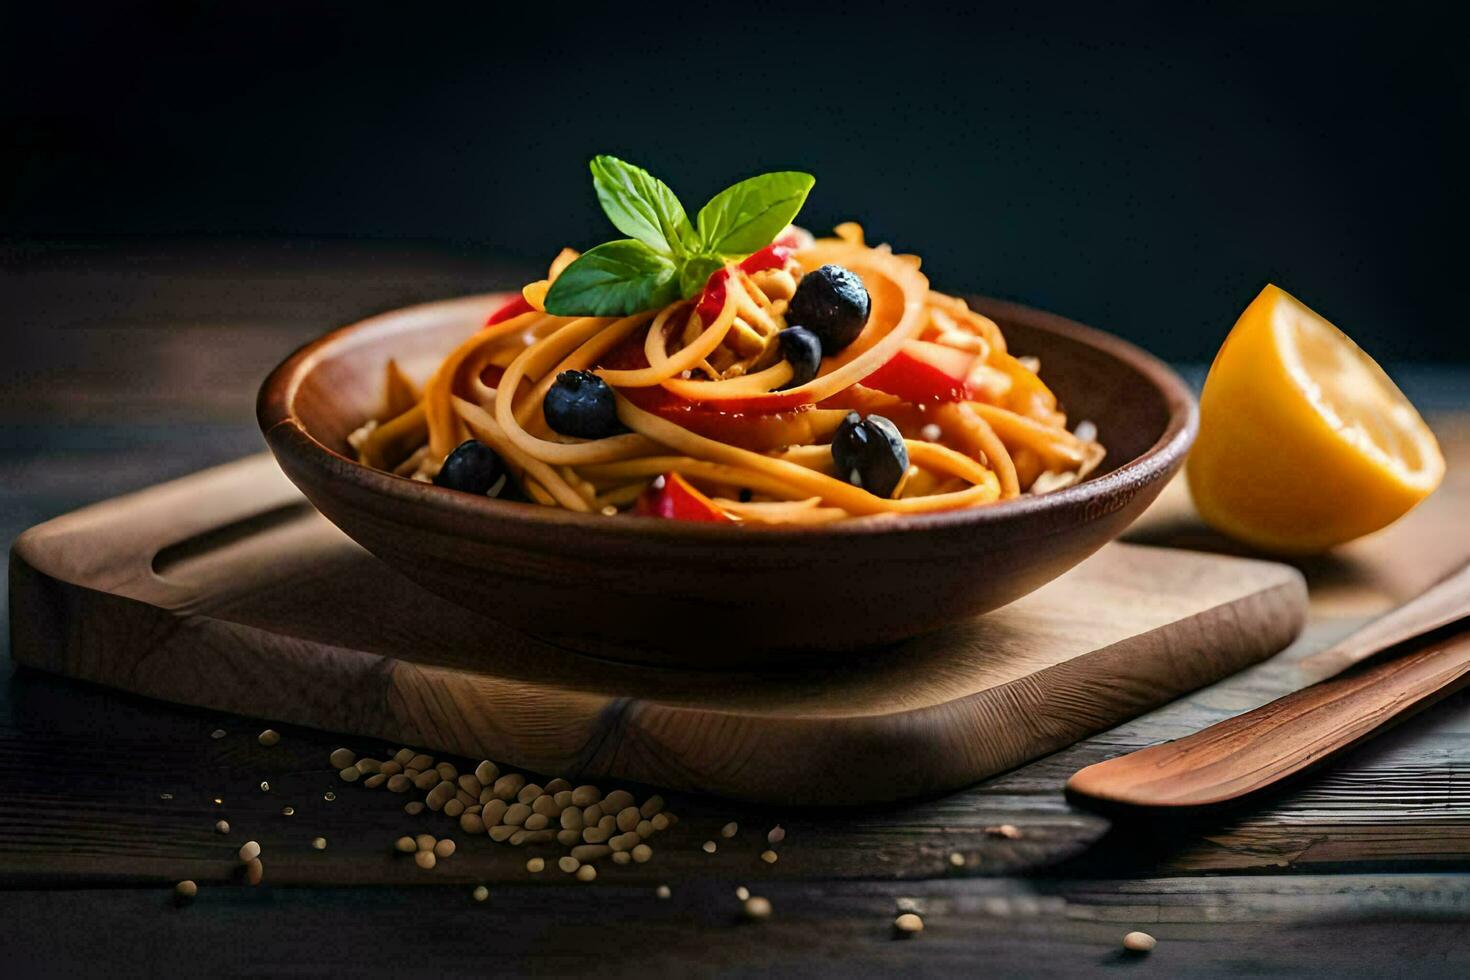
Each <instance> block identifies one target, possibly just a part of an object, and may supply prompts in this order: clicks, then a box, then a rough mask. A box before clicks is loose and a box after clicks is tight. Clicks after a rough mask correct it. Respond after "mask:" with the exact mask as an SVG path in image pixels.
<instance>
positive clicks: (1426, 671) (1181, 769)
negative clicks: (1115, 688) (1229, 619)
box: [1067, 566, 1470, 808]
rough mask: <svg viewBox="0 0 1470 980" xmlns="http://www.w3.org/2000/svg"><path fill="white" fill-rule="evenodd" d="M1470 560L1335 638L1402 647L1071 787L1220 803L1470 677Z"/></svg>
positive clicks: (1347, 744) (1120, 798) (1106, 798)
mask: <svg viewBox="0 0 1470 980" xmlns="http://www.w3.org/2000/svg"><path fill="white" fill-rule="evenodd" d="M1467 616H1470V566H1466V567H1465V568H1462V569H1461V570H1460V571H1458V572H1456V573H1455V574H1453V575H1451V576H1450V577H1449V578H1446V579H1444V580H1443V581H1441V582H1440V583H1439V584H1438V585H1435V586H1433V587H1431V588H1430V589H1429V590H1427V591H1426V592H1424V593H1423V594H1422V595H1420V596H1419V597H1417V598H1415V599H1413V600H1411V601H1410V602H1408V603H1406V604H1405V605H1403V606H1401V607H1399V608H1398V609H1396V610H1394V611H1393V612H1390V613H1388V614H1387V615H1385V616H1383V617H1382V618H1380V619H1378V620H1375V621H1374V622H1372V623H1370V624H1369V625H1368V626H1366V627H1364V628H1363V629H1361V630H1359V631H1358V632H1356V633H1354V634H1353V635H1352V636H1349V637H1348V638H1347V639H1345V640H1343V641H1342V642H1341V643H1339V644H1337V645H1336V646H1335V647H1333V648H1332V650H1330V651H1326V653H1327V654H1334V655H1336V656H1337V657H1339V658H1340V662H1341V663H1343V664H1357V663H1360V662H1361V661H1363V660H1366V659H1368V658H1369V657H1371V656H1372V655H1373V654H1375V653H1380V652H1383V651H1384V650H1387V649H1389V648H1391V647H1395V646H1399V645H1404V647H1405V649H1404V650H1403V651H1402V652H1399V653H1395V654H1394V655H1392V656H1389V657H1385V658H1383V659H1381V660H1377V661H1374V662H1372V663H1368V664H1363V665H1362V666H1360V667H1357V668H1355V669H1352V670H1349V671H1348V672H1346V673H1343V674H1340V675H1339V676H1336V677H1333V678H1331V679H1329V680H1325V681H1322V682H1321V683H1318V684H1313V685H1312V686H1310V687H1306V688H1303V689H1301V690H1300V691H1296V692H1294V693H1292V694H1288V695H1286V696H1285V697H1283V698H1279V699H1277V700H1275V701H1272V702H1271V703H1270V704H1266V705H1262V706H1261V707H1259V708H1256V709H1255V710H1253V711H1248V712H1246V713H1245V714H1242V715H1237V716H1235V717H1234V718H1230V719H1227V720H1225V721H1222V722H1220V723H1218V724H1215V725H1211V726H1210V727H1209V728H1206V729H1204V730H1202V731H1199V732H1195V733H1194V734H1193V735H1187V736H1185V737H1184V738H1181V739H1177V740H1175V741H1172V742H1165V743H1163V744H1161V745H1153V746H1150V747H1148V748H1146V749H1142V750H1140V751H1137V752H1132V753H1130V754H1128V755H1124V756H1119V757H1117V758H1115V759H1109V760H1107V761H1106V762H1099V763H1097V764H1096V765H1091V766H1088V767H1087V768H1085V769H1082V770H1081V771H1079V772H1077V773H1076V774H1075V775H1073V776H1072V778H1071V779H1070V780H1068V782H1067V791H1068V793H1070V794H1074V795H1076V796H1080V797H1085V798H1087V799H1091V800H1095V801H1098V802H1102V803H1106V804H1113V805H1127V806H1141V807H1171V808H1181V807H1198V806H1213V805H1217V804H1222V803H1227V802H1230V801H1232V800H1236V799H1239V798H1240V797H1243V796H1246V795H1248V794H1251V793H1255V792H1259V791H1260V790H1263V789H1266V788H1268V787H1270V786H1273V785H1275V784H1277V783H1279V782H1281V781H1282V780H1284V779H1286V778H1288V777H1290V776H1293V775H1296V774H1297V773H1300V772H1301V771H1303V770H1304V769H1307V768H1308V767H1310V766H1314V765H1317V764H1318V763H1321V762H1323V761H1324V760H1326V759H1328V758H1330V757H1331V756H1334V755H1336V754H1337V753H1339V752H1342V751H1344V750H1346V749H1348V748H1351V747H1352V746H1354V745H1356V744H1358V743H1359V742H1362V741H1364V740H1366V739H1368V738H1371V737H1373V736H1374V735H1376V734H1378V733H1379V732H1381V731H1384V730H1386V729H1388V728H1390V727H1392V726H1393V725H1395V724H1397V723H1398V722H1400V721H1403V720H1404V719H1405V718H1407V717H1409V716H1410V715H1412V714H1414V713H1415V712H1417V711H1420V710H1422V709H1424V708H1427V707H1429V706H1430V705H1431V704H1434V703H1435V702H1436V701H1439V700H1440V699H1442V698H1445V697H1447V696H1449V695H1450V694H1453V693H1454V692H1456V691H1458V690H1460V689H1461V688H1463V687H1465V686H1467V685H1470V622H1465V623H1460V624H1459V625H1458V627H1457V626H1456V624H1457V621H1460V620H1464V619H1465V618H1466V617H1467Z"/></svg>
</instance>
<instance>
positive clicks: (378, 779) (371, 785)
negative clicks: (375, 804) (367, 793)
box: [362, 772, 388, 789]
mask: <svg viewBox="0 0 1470 980" xmlns="http://www.w3.org/2000/svg"><path fill="white" fill-rule="evenodd" d="M387 781H388V774H387V773H385V772H375V773H373V774H372V775H371V776H369V777H368V778H366V779H364V780H363V781H362V784H363V785H364V786H366V787H367V788H368V789H377V788H378V787H379V786H381V785H383V784H384V783H386V782H387Z"/></svg>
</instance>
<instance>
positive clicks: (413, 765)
mask: <svg viewBox="0 0 1470 980" xmlns="http://www.w3.org/2000/svg"><path fill="white" fill-rule="evenodd" d="M403 765H404V768H407V769H417V770H418V771H419V772H423V771H424V770H425V769H432V768H434V757H433V756H431V755H424V754H423V753H422V752H420V753H419V754H418V755H414V756H410V757H409V759H408V761H407V762H405V763H404V764H403Z"/></svg>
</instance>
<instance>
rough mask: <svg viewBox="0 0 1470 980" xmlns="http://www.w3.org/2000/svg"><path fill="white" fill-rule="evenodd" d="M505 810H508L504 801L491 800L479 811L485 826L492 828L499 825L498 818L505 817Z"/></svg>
mask: <svg viewBox="0 0 1470 980" xmlns="http://www.w3.org/2000/svg"><path fill="white" fill-rule="evenodd" d="M507 809H509V808H508V807H507V806H506V804H505V801H504V800H491V801H490V802H489V803H486V804H485V809H483V810H481V811H480V816H481V818H483V819H484V821H485V826H487V827H493V826H495V825H496V824H498V823H500V818H501V817H503V816H505V811H506V810H507Z"/></svg>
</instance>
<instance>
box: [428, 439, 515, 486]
mask: <svg viewBox="0 0 1470 980" xmlns="http://www.w3.org/2000/svg"><path fill="white" fill-rule="evenodd" d="M509 483H510V478H509V476H508V475H507V474H506V472H505V465H504V464H503V463H501V461H500V457H499V456H497V455H495V450H493V449H491V448H490V447H489V446H487V445H485V444H484V443H483V442H480V441H479V440H478V439H467V440H465V441H464V442H462V443H460V444H459V447H458V448H456V449H455V450H454V452H452V453H450V454H449V455H448V456H446V457H445V459H444V465H443V466H441V467H439V475H438V476H436V477H434V485H435V486H436V487H448V488H449V489H450V490H462V491H464V492H465V493H475V494H482V495H483V494H487V493H490V492H491V491H492V490H494V491H496V492H495V494H494V496H497V497H498V496H501V495H502V491H504V489H505V488H506V487H507V486H508V485H509Z"/></svg>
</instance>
